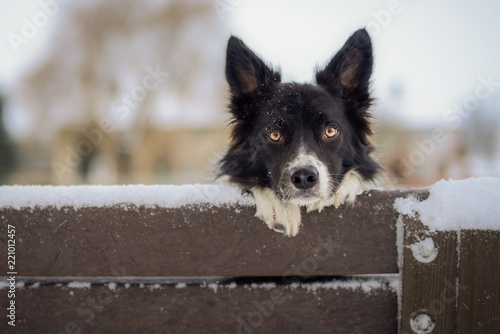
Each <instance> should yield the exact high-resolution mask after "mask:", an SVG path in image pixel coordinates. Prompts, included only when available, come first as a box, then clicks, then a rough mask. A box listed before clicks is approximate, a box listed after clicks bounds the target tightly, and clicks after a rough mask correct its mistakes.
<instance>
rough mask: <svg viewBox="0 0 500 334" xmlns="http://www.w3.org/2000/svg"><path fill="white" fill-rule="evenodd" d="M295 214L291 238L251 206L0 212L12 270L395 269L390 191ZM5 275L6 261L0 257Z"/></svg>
mask: <svg viewBox="0 0 500 334" xmlns="http://www.w3.org/2000/svg"><path fill="white" fill-rule="evenodd" d="M406 194H408V192H404V191H391V192H389V191H385V192H380V191H372V192H370V193H365V194H363V195H362V196H360V197H359V198H358V200H357V201H356V203H355V204H354V205H352V206H350V205H345V206H342V207H341V208H339V209H335V208H333V207H331V208H327V209H325V210H324V211H323V212H321V213H318V212H312V213H305V212H304V213H303V226H302V228H301V231H300V233H299V234H298V236H297V237H294V238H287V237H284V236H283V235H282V234H279V233H277V232H274V231H271V230H269V229H268V228H267V227H266V225H265V224H264V223H263V222H262V221H260V220H259V219H257V218H255V217H254V213H255V208H254V207H240V208H224V207H212V208H209V207H185V208H181V209H162V208H144V207H139V208H131V209H128V210H125V209H124V208H123V207H120V206H117V207H104V208H82V209H78V210H75V209H73V208H64V209H61V210H58V209H56V208H36V209H33V210H13V209H1V210H0V217H3V218H2V224H1V225H0V247H2V248H4V246H5V244H6V225H7V224H11V225H14V226H16V238H17V239H18V240H19V241H18V247H17V254H16V260H17V263H18V264H17V267H18V275H20V276H226V277H234V276H283V275H298V276H301V275H356V274H377V273H397V272H398V271H399V269H398V265H397V250H396V233H395V222H396V218H397V213H396V212H395V211H394V209H393V207H392V206H393V202H394V199H395V198H396V197H399V196H405V195H406ZM0 272H6V262H5V261H1V262H0Z"/></svg>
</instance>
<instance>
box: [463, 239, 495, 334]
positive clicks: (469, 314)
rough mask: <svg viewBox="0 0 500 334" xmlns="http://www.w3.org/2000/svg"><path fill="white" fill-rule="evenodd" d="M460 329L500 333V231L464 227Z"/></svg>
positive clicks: (472, 331)
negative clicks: (469, 229) (472, 229)
mask: <svg viewBox="0 0 500 334" xmlns="http://www.w3.org/2000/svg"><path fill="white" fill-rule="evenodd" d="M459 273H460V274H459V279H458V284H459V289H458V291H459V298H458V304H457V306H458V310H457V311H458V323H457V333H463V334H465V333H500V231H462V232H461V238H460V263H459Z"/></svg>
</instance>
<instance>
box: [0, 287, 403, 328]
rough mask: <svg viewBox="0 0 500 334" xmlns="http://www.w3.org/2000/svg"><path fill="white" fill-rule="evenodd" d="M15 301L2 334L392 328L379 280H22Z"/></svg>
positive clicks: (392, 299)
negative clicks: (312, 284)
mask: <svg viewBox="0 0 500 334" xmlns="http://www.w3.org/2000/svg"><path fill="white" fill-rule="evenodd" d="M0 292H5V290H0ZM0 304H1V308H2V309H3V310H5V307H6V302H5V299H1V302H0ZM16 304H17V307H18V308H17V321H16V326H15V327H11V326H8V325H7V323H6V320H5V319H2V321H1V322H0V333H9V334H10V333H30V334H32V333H46V334H51V333H52V334H61V333H73V334H75V333H96V334H97V333H107V334H110V333H120V334H123V333H182V334H185V333H246V334H249V333H307V334H310V333H348V334H355V333H359V334H370V333H374V334H380V333H384V334H390V333H397V297H396V293H395V292H394V291H393V290H392V289H390V288H388V287H383V286H382V287H380V288H377V289H374V290H372V291H370V292H369V293H365V292H364V291H363V290H362V289H360V288H357V289H346V288H337V289H333V288H319V289H317V290H316V291H309V290H307V289H305V288H303V287H301V286H298V287H293V286H291V285H277V286H276V287H275V288H270V287H269V286H263V287H262V286H261V287H251V286H249V285H227V286H217V285H207V286H200V285H187V286H186V287H176V286H174V285H145V286H143V287H141V286H139V285H131V286H129V287H125V286H124V285H117V286H116V287H114V289H113V290H111V289H110V288H109V286H108V285H92V286H91V288H90V289H86V288H78V289H75V288H68V287H67V285H63V286H55V285H40V286H38V287H36V288H33V286H29V285H27V286H25V287H24V288H22V289H18V292H17V297H16Z"/></svg>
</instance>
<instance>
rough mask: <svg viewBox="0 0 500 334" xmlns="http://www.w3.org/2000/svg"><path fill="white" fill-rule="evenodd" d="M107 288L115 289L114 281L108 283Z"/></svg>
mask: <svg viewBox="0 0 500 334" xmlns="http://www.w3.org/2000/svg"><path fill="white" fill-rule="evenodd" d="M108 288H109V289H110V290H112V291H114V290H116V283H109V284H108Z"/></svg>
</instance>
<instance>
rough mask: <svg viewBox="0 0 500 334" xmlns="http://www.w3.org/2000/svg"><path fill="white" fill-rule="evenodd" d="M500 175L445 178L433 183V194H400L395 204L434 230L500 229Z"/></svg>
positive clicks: (431, 190)
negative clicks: (422, 198) (417, 196)
mask: <svg viewBox="0 0 500 334" xmlns="http://www.w3.org/2000/svg"><path fill="white" fill-rule="evenodd" d="M499 204H500V178H499V177H483V178H469V179H465V180H460V181H451V180H449V181H446V180H441V181H439V182H437V183H435V184H434V185H432V186H431V187H429V198H427V199H426V200H424V201H419V200H418V199H416V198H415V197H414V196H409V197H407V198H397V199H396V200H395V201H394V208H395V209H396V211H398V212H399V213H401V214H404V215H407V216H409V217H412V218H414V217H415V214H418V217H419V219H420V221H421V222H422V223H423V224H425V225H426V226H427V227H429V229H430V230H431V231H433V232H434V231H459V230H472V229H482V230H500V220H498V217H500V205H499Z"/></svg>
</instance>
